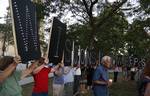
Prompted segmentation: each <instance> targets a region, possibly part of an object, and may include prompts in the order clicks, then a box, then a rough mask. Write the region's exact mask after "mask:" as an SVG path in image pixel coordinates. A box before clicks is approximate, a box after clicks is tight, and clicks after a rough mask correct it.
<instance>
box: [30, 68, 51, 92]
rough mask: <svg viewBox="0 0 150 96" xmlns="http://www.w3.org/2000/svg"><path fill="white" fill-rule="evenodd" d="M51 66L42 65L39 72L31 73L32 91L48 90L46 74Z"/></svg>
mask: <svg viewBox="0 0 150 96" xmlns="http://www.w3.org/2000/svg"><path fill="white" fill-rule="evenodd" d="M50 71H51V68H46V67H44V68H43V69H42V70H41V71H40V72H38V73H37V74H34V75H33V78H34V88H33V92H34V93H41V92H48V74H49V72H50Z"/></svg>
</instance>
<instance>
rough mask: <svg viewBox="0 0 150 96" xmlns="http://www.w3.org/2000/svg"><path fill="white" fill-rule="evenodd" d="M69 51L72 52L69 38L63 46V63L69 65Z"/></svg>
mask: <svg viewBox="0 0 150 96" xmlns="http://www.w3.org/2000/svg"><path fill="white" fill-rule="evenodd" d="M71 52H72V42H71V40H69V39H66V41H65V48H64V65H65V66H71V56H72V55H71Z"/></svg>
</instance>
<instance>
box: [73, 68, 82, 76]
mask: <svg viewBox="0 0 150 96" xmlns="http://www.w3.org/2000/svg"><path fill="white" fill-rule="evenodd" d="M74 72H75V73H74V75H81V68H80V67H79V68H76V67H75V68H74Z"/></svg>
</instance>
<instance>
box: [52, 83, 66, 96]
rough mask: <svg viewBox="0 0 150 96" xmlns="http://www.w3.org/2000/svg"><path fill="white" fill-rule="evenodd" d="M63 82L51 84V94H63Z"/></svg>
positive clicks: (57, 95) (59, 95) (61, 95)
mask: <svg viewBox="0 0 150 96" xmlns="http://www.w3.org/2000/svg"><path fill="white" fill-rule="evenodd" d="M63 91H64V84H53V96H63Z"/></svg>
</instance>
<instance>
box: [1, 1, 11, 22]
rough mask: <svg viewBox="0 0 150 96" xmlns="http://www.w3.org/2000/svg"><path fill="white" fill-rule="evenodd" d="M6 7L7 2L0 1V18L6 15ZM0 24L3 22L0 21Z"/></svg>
mask: <svg viewBox="0 0 150 96" xmlns="http://www.w3.org/2000/svg"><path fill="white" fill-rule="evenodd" d="M8 5H9V3H8V0H0V17H4V16H5V15H6V13H7V11H6V8H7V7H8ZM0 23H4V20H3V19H0Z"/></svg>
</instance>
